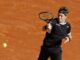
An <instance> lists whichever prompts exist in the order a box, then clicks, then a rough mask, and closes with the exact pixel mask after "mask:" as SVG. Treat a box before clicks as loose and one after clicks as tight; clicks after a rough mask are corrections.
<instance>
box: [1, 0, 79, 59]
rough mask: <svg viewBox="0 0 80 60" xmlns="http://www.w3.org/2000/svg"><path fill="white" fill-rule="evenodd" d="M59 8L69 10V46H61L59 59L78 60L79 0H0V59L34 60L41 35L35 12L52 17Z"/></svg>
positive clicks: (36, 56) (43, 33)
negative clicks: (61, 55)
mask: <svg viewBox="0 0 80 60" xmlns="http://www.w3.org/2000/svg"><path fill="white" fill-rule="evenodd" d="M61 6H67V7H68V8H69V10H70V13H69V16H68V19H69V20H68V21H69V22H70V23H71V25H72V36H73V39H72V42H71V43H68V44H63V45H62V47H63V60H80V0H0V60H37V58H38V55H39V52H40V46H41V44H42V42H43V38H44V36H45V32H44V31H42V26H44V25H45V23H44V22H43V21H41V20H40V19H39V18H38V13H39V12H41V11H50V12H52V13H53V14H54V15H55V16H56V15H57V10H58V9H59V8H60V7H61ZM4 42H6V43H7V44H8V46H7V48H4V47H3V45H2V44H3V43H4Z"/></svg>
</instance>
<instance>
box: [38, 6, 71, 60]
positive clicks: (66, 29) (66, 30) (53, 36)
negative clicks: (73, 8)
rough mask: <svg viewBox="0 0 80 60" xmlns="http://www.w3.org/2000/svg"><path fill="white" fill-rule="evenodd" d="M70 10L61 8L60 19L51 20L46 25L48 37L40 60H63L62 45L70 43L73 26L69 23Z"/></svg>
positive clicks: (42, 47) (45, 39) (44, 42)
mask: <svg viewBox="0 0 80 60" xmlns="http://www.w3.org/2000/svg"><path fill="white" fill-rule="evenodd" d="M67 14H68V9H67V8H66V7H61V8H60V9H59V11H58V18H55V19H53V20H51V21H50V22H49V23H48V24H47V25H46V29H45V30H46V36H45V38H44V41H43V45H42V46H41V51H40V55H39V58H38V60H47V59H48V57H50V58H51V60H62V48H61V43H62V40H64V43H67V42H70V40H71V38H72V36H71V26H70V24H69V23H68V22H67Z"/></svg>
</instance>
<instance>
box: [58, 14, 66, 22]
mask: <svg viewBox="0 0 80 60" xmlns="http://www.w3.org/2000/svg"><path fill="white" fill-rule="evenodd" d="M58 18H59V22H65V21H66V18H67V16H66V15H64V14H63V13H59V14H58Z"/></svg>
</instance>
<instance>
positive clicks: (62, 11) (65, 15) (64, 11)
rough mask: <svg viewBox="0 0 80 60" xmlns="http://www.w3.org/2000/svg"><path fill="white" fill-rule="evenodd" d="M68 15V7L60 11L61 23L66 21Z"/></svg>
mask: <svg viewBox="0 0 80 60" xmlns="http://www.w3.org/2000/svg"><path fill="white" fill-rule="evenodd" d="M67 14H68V9H67V8H66V7H61V8H60V9H59V10H58V18H59V20H60V22H61V21H63V20H66V18H67Z"/></svg>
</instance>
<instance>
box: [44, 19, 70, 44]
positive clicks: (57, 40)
mask: <svg viewBox="0 0 80 60" xmlns="http://www.w3.org/2000/svg"><path fill="white" fill-rule="evenodd" d="M49 23H50V24H51V25H52V30H51V33H48V32H46V36H45V38H44V42H43V45H44V46H60V45H61V42H62V38H64V37H66V36H67V34H68V33H70V31H71V26H70V24H69V23H68V22H67V23H66V24H65V25H61V24H59V23H58V18H55V19H53V20H51V21H50V22H49Z"/></svg>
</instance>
